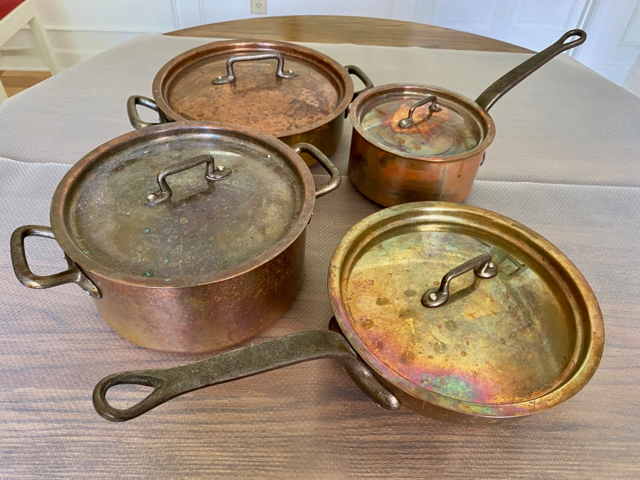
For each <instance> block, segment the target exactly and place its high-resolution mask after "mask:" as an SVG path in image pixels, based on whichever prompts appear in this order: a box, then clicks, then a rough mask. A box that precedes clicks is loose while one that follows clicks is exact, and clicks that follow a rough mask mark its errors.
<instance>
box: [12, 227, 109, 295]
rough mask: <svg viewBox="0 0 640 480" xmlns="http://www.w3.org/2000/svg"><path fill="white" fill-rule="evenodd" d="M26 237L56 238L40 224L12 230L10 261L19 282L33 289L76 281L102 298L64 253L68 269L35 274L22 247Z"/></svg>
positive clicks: (85, 289) (89, 291)
mask: <svg viewBox="0 0 640 480" xmlns="http://www.w3.org/2000/svg"><path fill="white" fill-rule="evenodd" d="M27 237H43V238H51V239H53V240H55V239H56V237H55V236H54V235H53V230H51V229H50V228H49V227H44V226H42V225H25V226H24V227H20V228H17V229H16V230H15V231H14V232H13V234H12V235H11V262H12V263H13V271H14V273H15V274H16V277H17V278H18V280H20V283H22V284H23V285H24V286H26V287H29V288H35V289H41V288H51V287H57V286H58V285H64V284H65V283H77V284H78V285H80V287H82V289H83V290H84V291H85V292H87V293H88V294H89V295H91V296H92V297H93V298H102V293H100V290H99V289H98V287H96V286H95V285H94V284H93V282H92V281H91V280H89V279H88V278H87V276H86V275H85V274H84V273H83V272H82V270H80V269H79V268H78V266H77V265H76V264H75V263H74V262H73V260H71V259H70V258H69V257H68V256H67V254H66V253H65V255H64V259H65V260H66V261H67V266H68V267H69V269H68V270H65V271H64V272H59V273H54V274H53V275H36V274H35V273H33V272H32V271H31V269H30V268H29V264H28V262H27V255H26V252H25V248H24V239H25V238H27Z"/></svg>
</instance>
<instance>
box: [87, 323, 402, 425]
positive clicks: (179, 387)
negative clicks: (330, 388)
mask: <svg viewBox="0 0 640 480" xmlns="http://www.w3.org/2000/svg"><path fill="white" fill-rule="evenodd" d="M322 358H335V359H336V360H338V361H339V362H340V363H341V364H342V366H343V367H344V369H345V370H346V371H347V373H348V374H349V376H350V377H351V378H352V379H353V380H354V381H355V382H356V384H357V385H358V386H359V387H360V388H361V389H362V390H363V391H364V392H365V393H366V394H367V395H369V397H371V399H372V400H373V401H375V402H376V403H377V404H378V405H380V406H381V407H383V408H386V409H388V410H396V409H397V408H399V407H400V403H399V401H398V399H397V398H396V397H395V396H394V395H393V394H392V393H391V392H389V391H388V390H387V389H386V388H385V387H383V386H382V384H380V382H379V381H378V379H377V378H376V377H375V376H374V375H373V373H371V370H369V368H368V367H367V366H366V365H365V364H364V362H362V360H360V358H359V357H358V356H357V355H356V353H355V352H354V351H353V349H352V348H351V346H350V345H349V343H348V342H347V340H346V339H345V338H344V336H342V334H340V333H337V332H332V331H328V330H326V331H325V330H315V331H310V332H303V333H296V334H293V335H287V336H285V337H280V338H277V339H275V340H270V341H267V342H263V343H260V344H257V345H249V346H247V347H243V348H239V349H237V350H232V351H230V352H227V353H223V354H222V355H218V356H215V357H212V358H209V359H207V360H203V361H201V362H197V363H192V364H189V365H183V366H179V367H174V368H169V369H166V370H138V371H132V372H121V373H116V374H113V375H109V376H107V377H105V378H103V379H102V380H100V382H98V384H97V385H96V387H95V389H94V391H93V406H94V407H95V409H96V411H97V412H98V413H99V414H100V415H101V416H102V417H104V418H105V419H107V420H111V421H112V422H122V421H126V420H131V419H132V418H135V417H137V416H139V415H142V414H143V413H146V412H148V411H149V410H151V409H153V408H155V407H157V406H158V405H161V404H163V403H164V402H166V401H168V400H171V399H172V398H175V397H177V396H179V395H183V394H185V393H187V392H191V391H193V390H198V389H200V388H204V387H209V386H212V385H218V384H220V383H225V382H230V381H232V380H237V379H240V378H245V377H249V376H251V375H256V374H258V373H262V372H268V371H270V370H275V369H278V368H282V367H287V366H289V365H295V364H297V363H301V362H307V361H309V360H316V359H322ZM122 384H132V385H144V386H148V387H153V392H151V394H149V395H148V396H147V397H146V398H144V399H143V400H142V401H140V402H138V403H137V404H135V405H134V406H132V407H129V408H126V409H118V408H114V407H113V406H111V405H110V404H109V403H108V402H107V400H106V398H105V396H106V394H107V391H108V390H109V389H110V388H111V387H113V386H114V385H122Z"/></svg>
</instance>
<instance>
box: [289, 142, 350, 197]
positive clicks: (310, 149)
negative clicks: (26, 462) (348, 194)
mask: <svg viewBox="0 0 640 480" xmlns="http://www.w3.org/2000/svg"><path fill="white" fill-rule="evenodd" d="M293 150H294V151H295V152H296V153H297V154H298V155H300V154H301V153H303V152H304V153H308V154H309V155H311V156H312V157H313V158H314V160H316V161H317V162H318V163H319V164H320V166H321V167H322V168H324V169H325V170H326V171H327V172H329V175H331V178H329V181H328V182H327V183H325V184H323V185H320V186H319V187H316V198H318V197H321V196H323V195H326V194H327V193H329V192H333V191H334V190H335V189H336V188H338V187H339V186H340V184H341V183H342V175H340V171H339V170H338V169H337V168H336V166H335V165H334V164H333V163H332V162H331V160H329V159H328V158H327V156H326V155H325V154H324V153H322V152H321V151H320V150H318V149H317V148H316V147H314V146H313V145H311V144H310V143H297V144H295V145H294V146H293Z"/></svg>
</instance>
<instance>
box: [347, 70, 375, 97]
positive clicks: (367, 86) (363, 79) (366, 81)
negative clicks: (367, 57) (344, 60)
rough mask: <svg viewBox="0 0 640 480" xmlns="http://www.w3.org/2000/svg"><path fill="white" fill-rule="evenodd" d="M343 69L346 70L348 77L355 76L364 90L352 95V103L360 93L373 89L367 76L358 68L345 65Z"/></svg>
mask: <svg viewBox="0 0 640 480" xmlns="http://www.w3.org/2000/svg"><path fill="white" fill-rule="evenodd" d="M344 68H346V69H347V72H348V73H349V75H355V76H356V77H358V78H359V79H360V81H361V82H362V83H363V84H364V88H363V89H362V90H358V91H357V92H355V93H354V94H353V97H352V98H351V101H352V102H353V101H354V100H355V99H356V97H357V96H358V95H360V94H361V93H362V92H364V91H365V90H369V89H370V88H373V82H372V81H371V79H370V78H369V76H368V75H367V74H366V73H364V72H363V71H362V69H361V68H360V67H356V66H355V65H345V66H344Z"/></svg>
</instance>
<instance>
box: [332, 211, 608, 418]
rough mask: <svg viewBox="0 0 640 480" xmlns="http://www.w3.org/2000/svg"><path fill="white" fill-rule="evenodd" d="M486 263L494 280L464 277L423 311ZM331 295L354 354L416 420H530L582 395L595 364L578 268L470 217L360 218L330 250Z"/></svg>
mask: <svg viewBox="0 0 640 480" xmlns="http://www.w3.org/2000/svg"><path fill="white" fill-rule="evenodd" d="M485 253H488V254H490V255H491V257H492V259H493V262H494V263H495V265H497V267H498V274H497V276H495V277H494V278H490V279H482V280H481V279H478V278H477V277H474V276H473V275H472V274H467V275H465V276H462V277H460V278H456V279H455V280H453V282H452V284H451V298H450V300H449V301H448V303H446V304H445V305H442V306H440V307H435V308H426V307H425V306H424V305H423V304H422V303H421V298H422V295H423V294H424V293H425V292H426V291H427V290H428V289H430V288H432V287H435V286H438V285H439V283H440V280H441V278H442V276H443V275H444V274H445V273H447V272H448V271H449V270H451V269H453V268H454V267H456V266H458V265H460V264H462V263H464V262H466V261H467V260H470V259H472V258H474V257H476V256H478V255H480V254H485ZM329 293H330V297H331V303H332V306H333V309H334V313H335V314H336V319H337V321H338V323H339V325H340V328H341V329H342V331H343V333H344V334H345V336H346V337H347V339H348V340H349V342H350V343H351V345H352V346H353V347H354V349H355V350H356V351H357V352H358V354H359V355H360V356H361V357H362V358H363V359H364V360H365V362H367V364H369V366H370V367H371V368H372V369H373V370H374V371H375V373H376V374H377V375H378V376H379V377H380V378H381V380H383V382H385V384H387V385H388V386H389V388H390V389H391V390H392V391H394V393H397V395H398V397H399V398H400V399H401V400H402V401H403V404H406V405H407V406H409V407H410V408H412V409H414V410H417V411H419V412H421V413H424V414H436V415H437V414H438V411H439V410H440V409H444V410H445V411H446V412H447V413H446V415H445V416H448V417H453V418H456V417H460V416H461V415H462V418H467V417H465V416H472V417H487V418H490V419H491V418H502V417H517V416H522V415H527V414H531V413H534V412H538V411H540V410H544V409H546V408H550V407H552V406H554V405H556V404H558V403H560V402H562V401H564V400H566V399H567V398H569V397H571V396H572V395H574V394H575V393H576V392H577V391H578V390H580V389H581V388H582V387H583V386H584V385H585V384H586V383H587V381H588V380H589V379H590V378H591V376H592V375H593V373H594V372H595V369H596V368H597V365H598V363H599V361H600V358H601V356H602V350H603V345H604V326H603V323H602V314H601V312H600V308H599V306H598V303H597V301H596V298H595V296H594V295H593V292H592V291H591V289H590V287H589V285H588V284H587V282H586V280H585V279H584V277H583V276H582V275H581V274H580V272H579V271H578V270H577V268H576V267H575V266H574V265H573V264H572V263H571V262H570V261H569V260H568V259H567V258H566V257H565V256H564V255H563V254H562V253H561V252H560V251H559V250H557V249H556V248H555V247H554V246H553V245H551V244H550V243H549V242H548V241H546V240H545V239H544V238H542V237H541V236H539V235H538V234H536V233H535V232H533V231H531V230H529V229H528V228H526V227H524V226H522V225H520V224H518V223H516V222H514V221H513V220H510V219H508V218H506V217H502V216H500V215H498V214H495V213H493V212H489V211H486V210H482V209H479V208H475V207H469V206H464V205H457V204H451V203H441V202H434V203H429V202H423V203H414V204H406V205H401V206H397V207H393V208H390V209H386V210H383V211H381V212H378V213H376V214H374V215H371V216H369V217H367V218H366V219H365V220H363V221H362V222H360V223H359V224H357V225H356V226H355V227H353V228H352V229H351V231H350V232H349V233H348V234H347V235H346V236H345V237H344V238H343V240H342V242H341V244H340V245H339V246H338V248H337V250H336V252H335V254H334V257H333V259H332V262H331V268H330V275H329ZM407 399H409V400H407ZM434 407H435V408H434ZM460 414H461V415H460Z"/></svg>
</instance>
